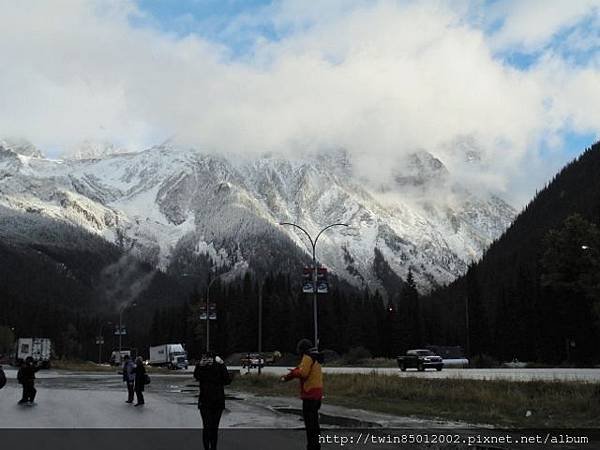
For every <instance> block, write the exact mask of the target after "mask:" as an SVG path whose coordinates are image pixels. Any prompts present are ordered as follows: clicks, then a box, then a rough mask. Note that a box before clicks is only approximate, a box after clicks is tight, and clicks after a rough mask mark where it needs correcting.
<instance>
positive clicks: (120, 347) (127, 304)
mask: <svg viewBox="0 0 600 450" xmlns="http://www.w3.org/2000/svg"><path fill="white" fill-rule="evenodd" d="M135 305H136V303H135V302H131V303H125V304H124V305H123V306H121V308H120V309H119V364H121V359H122V358H123V357H122V354H121V350H122V341H123V312H124V311H125V310H126V309H127V308H129V307H130V306H135Z"/></svg>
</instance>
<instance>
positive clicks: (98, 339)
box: [96, 336, 104, 345]
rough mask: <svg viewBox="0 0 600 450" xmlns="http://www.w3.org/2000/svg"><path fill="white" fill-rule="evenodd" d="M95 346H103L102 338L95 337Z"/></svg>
mask: <svg viewBox="0 0 600 450" xmlns="http://www.w3.org/2000/svg"><path fill="white" fill-rule="evenodd" d="M96 344H97V345H100V344H104V338H103V337H102V336H96Z"/></svg>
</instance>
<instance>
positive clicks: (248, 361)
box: [240, 353, 265, 369]
mask: <svg viewBox="0 0 600 450" xmlns="http://www.w3.org/2000/svg"><path fill="white" fill-rule="evenodd" d="M240 363H241V365H242V369H245V368H246V367H249V368H250V369H253V368H255V367H261V368H262V367H264V366H265V358H263V357H262V356H261V355H259V354H258V353H248V354H246V356H243V357H242V359H241V360H240Z"/></svg>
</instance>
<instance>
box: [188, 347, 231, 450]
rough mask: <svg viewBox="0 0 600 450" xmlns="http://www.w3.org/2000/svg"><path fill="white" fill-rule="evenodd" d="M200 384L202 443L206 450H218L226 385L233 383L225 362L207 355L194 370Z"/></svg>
mask: <svg viewBox="0 0 600 450" xmlns="http://www.w3.org/2000/svg"><path fill="white" fill-rule="evenodd" d="M194 378H195V379H196V380H197V381H198V382H199V383H200V395H199V396H198V409H199V410H200V415H201V416H202V428H203V429H202V442H203V444H204V449H205V450H216V448H217V440H218V437H219V422H220V421H221V415H222V414H223V410H224V409H225V388H224V386H225V385H228V384H230V383H231V377H230V376H229V371H228V370H227V367H226V366H225V362H224V361H223V360H222V359H221V358H220V357H218V356H216V355H214V354H212V353H207V354H205V355H204V356H203V357H202V358H201V359H200V361H199V362H198V364H196V368H195V369H194Z"/></svg>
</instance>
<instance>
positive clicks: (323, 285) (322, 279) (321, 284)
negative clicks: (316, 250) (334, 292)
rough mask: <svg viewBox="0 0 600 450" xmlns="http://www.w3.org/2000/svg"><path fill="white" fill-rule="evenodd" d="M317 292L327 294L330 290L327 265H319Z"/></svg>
mask: <svg viewBox="0 0 600 450" xmlns="http://www.w3.org/2000/svg"><path fill="white" fill-rule="evenodd" d="M317 292H318V293H319V294H327V292H329V283H328V282H327V269H326V268H325V267H319V269H318V270H317Z"/></svg>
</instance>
